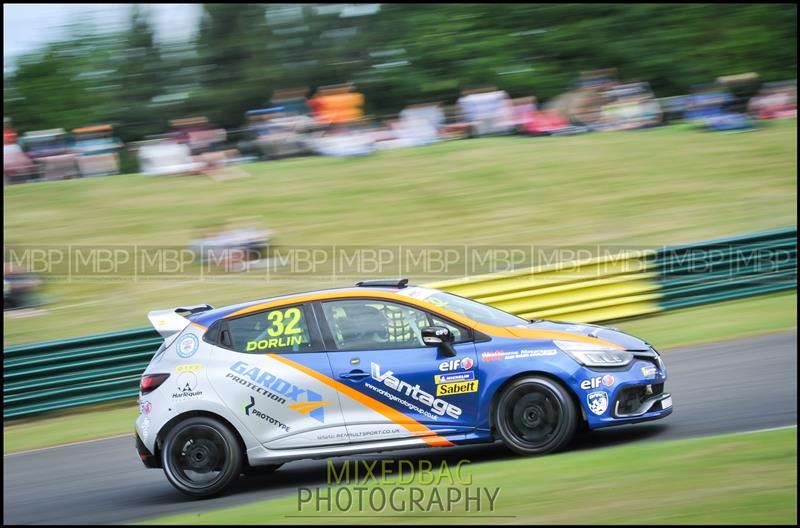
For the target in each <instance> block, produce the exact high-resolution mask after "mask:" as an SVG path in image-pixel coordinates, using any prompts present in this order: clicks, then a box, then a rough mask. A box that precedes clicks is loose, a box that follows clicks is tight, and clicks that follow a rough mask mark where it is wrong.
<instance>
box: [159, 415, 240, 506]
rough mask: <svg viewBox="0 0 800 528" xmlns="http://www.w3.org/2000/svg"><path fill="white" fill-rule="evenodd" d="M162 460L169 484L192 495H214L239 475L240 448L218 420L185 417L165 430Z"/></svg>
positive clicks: (230, 433)
mask: <svg viewBox="0 0 800 528" xmlns="http://www.w3.org/2000/svg"><path fill="white" fill-rule="evenodd" d="M161 462H162V465H163V467H164V473H165V474H166V476H167V480H169V482H170V484H172V485H173V486H174V487H175V488H176V489H177V490H178V491H181V492H182V493H185V494H186V495H190V496H192V497H210V496H212V495H215V494H217V493H219V492H221V491H222V490H224V489H225V488H227V487H228V486H230V485H231V484H233V482H234V481H236V479H237V478H239V474H240V473H241V471H242V449H241V447H240V446H239V442H238V440H237V439H236V437H235V436H234V434H233V433H232V432H231V431H230V429H228V427H226V426H225V425H223V424H222V423H221V422H219V421H217V420H214V419H212V418H208V417H205V416H196V417H193V418H188V419H186V420H184V421H182V422H180V423H179V424H177V425H176V426H175V427H173V428H172V429H171V430H170V432H169V433H168V434H167V437H166V439H165V440H164V446H163V448H162V450H161Z"/></svg>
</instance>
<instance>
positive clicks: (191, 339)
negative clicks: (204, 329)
mask: <svg viewBox="0 0 800 528" xmlns="http://www.w3.org/2000/svg"><path fill="white" fill-rule="evenodd" d="M199 346H200V341H199V340H198V339H197V336H196V335H194V334H186V335H185V336H183V337H182V338H181V340H180V342H179V343H178V355H179V356H180V357H182V358H189V357H192V356H193V355H194V353H195V352H197V348H198V347H199Z"/></svg>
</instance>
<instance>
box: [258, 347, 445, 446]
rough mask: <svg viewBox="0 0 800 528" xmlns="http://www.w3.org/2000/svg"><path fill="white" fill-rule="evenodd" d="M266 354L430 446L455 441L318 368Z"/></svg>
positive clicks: (443, 444)
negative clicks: (317, 369) (387, 420)
mask: <svg viewBox="0 0 800 528" xmlns="http://www.w3.org/2000/svg"><path fill="white" fill-rule="evenodd" d="M266 356H267V357H269V358H272V359H275V360H277V361H280V362H281V363H283V364H285V365H288V366H290V367H292V368H295V369H297V370H299V371H301V372H304V373H305V374H308V375H309V376H311V377H312V378H314V379H316V380H317V381H320V382H322V383H324V384H325V385H327V386H329V387H331V388H332V389H335V390H337V391H339V392H341V393H342V394H344V395H346V396H348V397H350V398H352V399H354V400H356V401H357V402H358V403H360V404H362V405H365V406H367V407H369V408H370V409H372V410H373V411H375V412H378V413H380V414H382V415H383V416H385V417H386V418H388V419H389V420H391V421H392V422H394V423H395V424H397V425H401V426H403V427H405V428H406V429H407V430H408V431H410V432H411V433H414V434H415V435H417V436H419V437H420V438H421V439H422V440H424V441H425V442H426V443H427V444H428V445H430V446H433V447H447V446H451V445H453V443H452V442H451V441H450V440H448V439H446V438H444V437H442V436H439V435H437V434H436V433H435V432H434V431H432V430H431V429H429V428H428V427H426V426H424V425H422V424H421V423H419V422H418V421H416V420H414V419H413V418H410V417H408V416H406V415H405V414H403V413H401V412H400V411H398V410H396V409H393V408H391V407H389V406H388V405H386V404H385V403H382V402H379V401H378V400H376V399H374V398H370V397H369V396H367V395H366V394H362V393H361V392H359V391H357V390H355V389H354V388H352V387H348V386H347V385H345V384H343V383H340V382H338V381H336V380H334V379H331V378H329V377H328V376H325V375H323V374H320V373H319V372H317V371H316V370H313V369H310V368H308V367H306V366H305V365H301V364H300V363H295V362H294V361H292V360H290V359H287V358H285V357H283V356H279V355H278V354H266Z"/></svg>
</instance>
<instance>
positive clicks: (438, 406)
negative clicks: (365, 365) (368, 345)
mask: <svg viewBox="0 0 800 528" xmlns="http://www.w3.org/2000/svg"><path fill="white" fill-rule="evenodd" d="M371 365H372V368H371V374H372V379H374V380H375V381H377V382H379V383H382V384H383V385H385V386H386V387H388V388H389V389H391V390H392V391H393V392H398V393H400V394H405V395H406V396H409V397H411V398H412V399H414V400H416V401H418V402H419V403H421V404H422V405H424V406H426V407H428V408H429V409H430V412H428V411H426V410H424V409H421V408H420V407H418V406H417V405H415V404H413V403H411V402H409V401H407V400H403V399H401V398H398V397H397V396H395V395H394V394H392V393H391V392H388V391H385V390H382V389H379V388H377V387H375V386H373V385H371V384H369V383H367V384H365V387H368V388H370V389H372V390H374V391H377V392H379V393H381V394H383V395H384V396H386V397H387V398H389V399H391V400H394V401H397V402H398V403H400V404H402V405H404V406H405V407H408V408H409V409H411V410H413V411H416V412H419V413H420V414H424V415H426V416H429V417H431V418H433V419H434V420H436V419H437V417H439V416H444V415H445V414H447V415H448V416H450V417H451V418H455V419H458V418H460V417H461V408H460V407H456V406H455V405H453V404H452V403H449V402H446V401H444V400H440V399H439V398H434V397H433V396H432V395H431V394H428V393H427V392H425V391H424V390H422V389H420V386H419V384H417V385H413V386H412V385H411V384H409V383H408V382H405V381H402V380H400V379H398V378H397V377H395V376H393V374H394V372H392V371H391V370H387V371H386V372H383V373H381V366H380V365H378V364H377V363H371ZM431 413H433V414H431Z"/></svg>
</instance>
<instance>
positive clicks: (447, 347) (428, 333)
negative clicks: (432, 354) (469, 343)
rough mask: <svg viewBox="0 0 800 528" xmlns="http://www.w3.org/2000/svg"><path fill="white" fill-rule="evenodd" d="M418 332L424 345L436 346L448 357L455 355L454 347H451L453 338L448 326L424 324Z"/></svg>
mask: <svg viewBox="0 0 800 528" xmlns="http://www.w3.org/2000/svg"><path fill="white" fill-rule="evenodd" d="M420 332H421V333H422V342H423V343H425V346H431V347H433V346H435V347H438V348H439V350H441V351H442V353H443V354H444V355H445V356H448V357H453V356H455V355H456V349H455V348H453V341H455V338H454V337H453V333H452V332H450V329H449V328H447V327H444V326H425V327H423V328H421V329H420Z"/></svg>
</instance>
